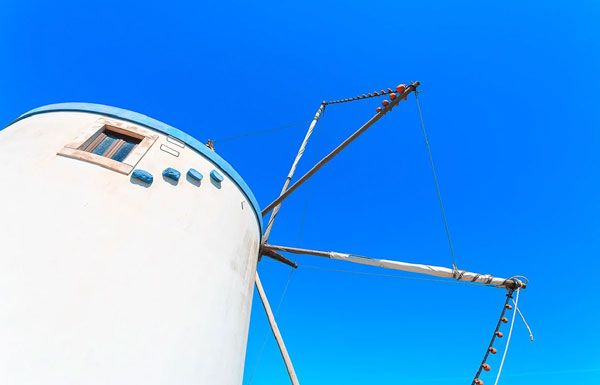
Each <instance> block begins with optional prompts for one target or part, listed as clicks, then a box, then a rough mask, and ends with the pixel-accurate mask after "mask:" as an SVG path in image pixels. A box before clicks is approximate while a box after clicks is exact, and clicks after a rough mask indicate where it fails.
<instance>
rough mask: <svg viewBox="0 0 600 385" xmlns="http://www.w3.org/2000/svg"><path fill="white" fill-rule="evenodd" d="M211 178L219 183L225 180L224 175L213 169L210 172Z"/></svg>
mask: <svg viewBox="0 0 600 385" xmlns="http://www.w3.org/2000/svg"><path fill="white" fill-rule="evenodd" d="M210 178H211V179H212V180H214V181H215V182H217V183H221V182H223V175H221V174H219V172H218V171H217V170H212V171H211V172H210Z"/></svg>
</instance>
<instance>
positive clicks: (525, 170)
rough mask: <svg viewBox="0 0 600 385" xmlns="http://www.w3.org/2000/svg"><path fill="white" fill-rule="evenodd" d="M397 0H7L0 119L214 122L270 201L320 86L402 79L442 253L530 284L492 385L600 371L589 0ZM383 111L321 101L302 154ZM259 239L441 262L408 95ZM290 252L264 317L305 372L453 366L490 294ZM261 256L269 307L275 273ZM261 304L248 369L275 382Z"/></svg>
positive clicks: (361, 373)
mask: <svg viewBox="0 0 600 385" xmlns="http://www.w3.org/2000/svg"><path fill="white" fill-rule="evenodd" d="M403 3H406V2H399V1H389V2H386V1H378V2H362V3H361V2H349V1H339V2H322V1H317V2H311V1H301V2H287V1H276V2H252V3H250V2H248V3H239V4H236V3H234V2H212V3H206V4H197V3H196V2H187V3H186V2H179V1H168V2H148V1H146V2H138V3H137V4H128V3H127V2H124V1H102V2H79V1H78V2H75V1H73V2H66V1H52V2H50V1H48V2H36V1H31V2H26V1H15V0H5V1H4V2H3V5H2V12H1V14H0V52H1V53H2V60H1V61H0V88H1V89H2V92H1V93H0V105H1V106H2V108H0V122H2V123H3V124H6V123H8V122H9V121H10V120H11V119H13V118H15V117H16V116H17V115H19V114H20V113H23V112H25V111H27V110H29V109H31V108H34V107H38V106H40V105H44V104H48V103H54V102H65V101H88V102H96V103H104V104H109V105H114V106H119V107H123V108H128V109H132V110H135V111H138V112H141V113H145V114H147V115H150V116H152V117H155V118H158V119H159V120H162V121H165V122H167V123H169V124H171V125H174V126H176V127H178V128H180V129H182V130H185V131H187V132H189V133H190V134H193V135H194V136H196V137H197V138H199V139H201V140H206V139H207V138H213V139H215V140H216V145H217V150H218V152H219V153H220V154H221V155H223V157H225V158H226V159H227V160H228V161H229V162H230V163H231V164H232V165H233V166H234V167H235V168H236V169H237V170H238V171H239V172H240V174H242V176H243V177H244V178H245V179H246V181H247V182H248V184H249V185H250V186H251V187H252V188H253V190H254V192H255V194H256V196H257V198H258V200H259V202H260V203H261V205H266V204H267V203H268V202H269V201H270V200H271V199H272V198H274V197H275V195H276V194H277V193H278V191H279V189H280V187H281V184H282V182H283V178H284V176H285V174H286V172H287V169H288V167H289V164H290V163H291V161H292V159H293V156H294V153H295V151H296V148H297V146H298V143H299V141H300V140H301V139H302V137H303V135H304V131H305V127H306V124H307V122H308V120H309V119H310V117H311V116H312V115H313V114H314V111H315V110H316V108H317V106H318V104H319V103H320V101H321V100H323V99H334V98H342V97H348V96H353V95H356V94H362V93H365V92H370V91H373V90H378V89H381V88H382V87H393V86H395V85H396V84H397V83H399V82H408V81H410V80H417V79H418V80H420V81H421V82H422V93H421V102H422V105H423V109H424V116H425V120H426V124H427V127H428V130H429V133H430V137H431V144H432V147H433V152H434V156H435V159H436V162H437V165H438V172H439V177H440V183H441V186H442V190H443V195H444V198H445V203H446V207H447V213H448V218H449V221H450V228H451V231H452V235H453V237H454V241H455V246H456V250H457V254H458V260H457V262H458V264H459V266H460V267H461V268H468V269H473V270H476V271H481V272H490V273H495V274H498V275H504V276H508V275H512V274H523V275H526V276H528V277H529V279H530V281H531V285H530V287H529V288H528V289H527V290H526V291H525V292H523V293H522V296H521V304H522V309H523V311H524V313H525V315H526V317H527V318H528V320H529V321H530V323H531V325H532V326H533V328H534V332H535V335H536V341H535V343H533V344H532V343H530V342H529V340H528V336H527V333H526V331H525V329H524V327H523V326H522V324H521V323H517V324H516V327H515V333H514V336H513V342H512V343H511V351H510V353H509V356H508V360H507V363H506V365H505V372H504V373H505V376H504V380H503V381H502V383H503V384H519V385H520V384H545V385H552V384H565V383H576V382H584V381H585V383H588V384H590V383H595V382H597V380H595V379H597V378H598V376H600V353H599V352H598V346H599V345H600V328H599V327H598V321H599V319H600V316H599V314H600V312H599V310H598V306H599V305H600V301H599V300H598V293H599V291H600V283H599V282H600V280H599V279H598V278H596V277H595V276H594V274H595V273H596V274H597V271H598V269H600V262H599V258H598V257H599V254H600V237H599V236H600V233H599V229H600V227H599V225H600V219H599V217H600V200H599V199H598V196H599V187H600V181H599V179H598V177H599V170H598V164H599V160H600V156H599V153H600V152H599V151H598V147H599V145H600V138H599V133H598V132H599V131H598V127H599V123H600V112H599V111H600V108H599V107H598V96H597V95H598V89H599V88H600V77H599V76H598V68H600V54H599V53H600V47H599V42H600V39H599V37H600V36H599V33H600V24H599V23H598V20H600V12H599V11H600V7H599V6H598V4H596V3H595V2H592V1H585V2H572V1H570V2H567V1H565V2H562V3H561V2H553V1H550V2H548V1H543V2H542V1H539V2H522V1H515V2H493V3H490V2H484V3H487V4H484V3H482V2H477V1H473V2H466V1H456V2H434V1H425V2H423V1H420V2H412V3H413V4H410V5H407V4H403ZM377 105H378V102H377V101H374V100H371V101H366V102H361V103H356V104H354V105H344V106H332V107H331V108H328V110H327V111H326V114H325V116H324V118H323V120H322V121H321V122H320V123H319V125H318V131H317V133H316V134H315V136H314V140H313V141H312V143H311V146H310V148H309V149H308V151H307V153H306V156H305V158H304V161H303V162H302V164H301V166H300V170H299V171H300V172H301V171H305V170H307V168H308V167H309V166H310V165H312V164H313V163H314V162H315V161H317V160H318V159H319V157H320V156H322V155H324V154H325V153H326V152H327V151H328V150H329V149H331V148H333V146H335V145H336V144H337V143H338V142H339V141H340V140H341V139H342V138H343V137H345V136H346V135H348V134H349V133H350V132H351V131H353V130H354V129H356V128H357V127H358V126H359V125H360V124H361V123H362V122H363V121H364V120H365V119H367V118H368V117H370V116H371V114H372V113H373V112H374V109H375V107H376V106H377ZM271 240H272V242H273V243H281V244H288V245H297V246H305V247H312V248H319V249H325V250H337V251H347V252H352V253H357V254H363V255H370V256H381V257H387V258H397V259H401V260H405V261H415V262H430V263H435V264H442V265H450V263H451V260H450V257H449V253H448V249H447V245H446V241H445V237H444V233H443V228H442V223H441V220H440V213H439V208H438V206H437V202H436V200H435V192H434V187H433V182H432V179H431V174H430V170H429V168H428V164H427V157H426V152H425V148H424V145H423V139H422V136H421V134H420V132H419V127H418V120H417V114H416V110H415V103H414V99H413V98H410V99H409V100H408V102H407V103H404V104H403V105H401V106H400V107H399V108H398V109H396V110H394V112H393V113H392V114H391V115H389V116H386V117H385V118H384V119H383V120H382V121H381V123H380V124H378V125H377V126H375V127H374V128H372V130H371V131H369V132H368V133H367V134H366V135H365V136H364V137H362V138H361V139H360V140H359V141H358V142H356V143H355V144H353V145H352V146H351V147H350V148H349V149H348V150H347V151H346V152H345V153H343V154H342V155H340V156H339V157H338V158H336V160H335V161H334V162H332V163H330V164H329V165H328V166H327V167H326V168H325V169H323V170H322V172H320V173H319V174H318V176H316V177H315V178H314V179H312V180H311V182H310V183H309V184H307V185H305V186H304V187H303V188H302V189H301V190H299V191H298V193H297V194H295V195H294V197H293V198H291V199H290V200H289V201H288V202H286V204H285V205H284V206H283V209H282V211H281V214H280V216H279V220H278V223H277V225H276V228H275V230H274V231H273V234H272V237H271ZM297 261H298V263H299V264H300V268H299V269H298V270H297V271H296V272H295V273H294V275H293V279H292V281H291V284H290V285H289V288H288V290H287V295H286V297H285V301H284V302H283V304H282V306H281V308H280V311H279V317H278V319H279V323H280V326H281V329H282V331H283V334H284V337H285V338H286V342H287V344H288V347H289V349H290V353H291V355H292V357H293V359H294V362H295V364H296V367H297V371H298V374H299V376H300V378H301V380H302V383H303V384H306V385H317V384H331V383H340V384H345V385H353V384H356V385H364V384H380V385H386V384H390V385H391V384H468V383H469V381H470V379H471V378H472V375H473V373H474V372H475V370H476V369H477V366H478V364H479V361H480V359H481V356H482V354H483V352H484V350H485V348H486V344H487V342H488V339H489V337H490V333H491V332H492V330H493V327H494V324H495V322H496V319H497V314H498V312H499V310H500V308H501V306H502V300H503V295H504V294H503V292H502V291H501V290H495V289H489V288H482V287H472V286H470V285H457V284H450V283H449V284H441V283H435V282H427V281H417V280H410V279H403V278H411V277H413V276H410V275H401V274H396V276H400V277H401V278H391V277H384V276H376V275H362V274H354V273H347V272H341V271H339V270H350V271H352V272H367V273H369V274H374V273H385V274H387V272H385V271H379V270H375V269H368V268H365V267H357V266H350V265H347V264H344V263H342V262H339V263H336V262H332V261H327V260H315V259H312V258H309V257H302V258H298V259H297ZM259 268H260V271H261V273H262V275H263V281H264V284H265V287H266V289H267V291H268V293H269V294H270V297H271V299H272V302H273V303H274V304H275V305H276V304H277V303H278V302H279V298H280V296H281V293H282V292H283V289H284V287H285V285H286V282H287V280H288V276H289V273H288V271H289V270H288V269H287V268H286V267H285V266H282V265H279V264H277V263H275V262H271V261H265V262H262V263H261V264H260V266H259ZM256 299H257V298H256V297H255V303H254V310H255V311H254V314H253V316H252V322H251V327H250V339H249V346H248V355H247V360H246V361H247V363H246V375H245V379H244V384H245V385H248V384H250V383H252V384H256V385H259V384H285V383H286V382H287V379H286V374H285V370H284V367H283V364H282V361H281V359H280V358H279V355H278V351H277V349H276V346H275V344H274V342H273V340H272V338H271V337H270V335H268V334H266V333H267V327H266V320H265V317H264V313H263V311H262V309H261V307H260V304H259V303H257V301H256ZM265 335H267V336H268V337H267V339H266V344H265V348H264V350H263V351H262V354H260V351H261V346H262V344H263V341H264V340H265V339H264V338H265ZM498 356H499V355H498ZM498 361H499V357H495V358H494V359H493V360H492V361H491V365H492V367H493V368H494V369H495V368H497V366H498ZM251 378H252V380H251ZM484 379H485V381H486V383H487V384H490V383H493V380H492V376H491V375H486V376H485V377H484Z"/></svg>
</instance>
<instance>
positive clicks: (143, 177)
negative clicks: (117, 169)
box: [131, 169, 154, 184]
mask: <svg viewBox="0 0 600 385" xmlns="http://www.w3.org/2000/svg"><path fill="white" fill-rule="evenodd" d="M131 179H136V180H139V181H140V182H142V183H145V184H152V181H154V177H153V176H152V174H150V173H149V172H148V171H144V170H140V169H137V170H134V171H133V173H132V174H131Z"/></svg>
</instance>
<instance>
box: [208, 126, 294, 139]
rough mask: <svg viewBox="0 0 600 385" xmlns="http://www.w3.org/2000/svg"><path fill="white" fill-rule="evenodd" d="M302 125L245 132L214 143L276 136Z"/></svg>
mask: <svg viewBox="0 0 600 385" xmlns="http://www.w3.org/2000/svg"><path fill="white" fill-rule="evenodd" d="M302 124H304V122H294V123H289V124H285V125H281V126H277V127H272V128H262V129H257V130H248V131H243V132H240V133H238V134H234V135H230V136H226V137H224V138H217V139H214V142H215V144H216V143H218V144H223V143H229V142H234V141H236V140H240V139H244V138H247V137H253V136H265V135H271V134H274V133H277V132H280V131H283V130H287V129H290V128H295V127H299V126H300V125H302Z"/></svg>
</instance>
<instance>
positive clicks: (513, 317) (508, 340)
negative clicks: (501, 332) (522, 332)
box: [494, 288, 520, 385]
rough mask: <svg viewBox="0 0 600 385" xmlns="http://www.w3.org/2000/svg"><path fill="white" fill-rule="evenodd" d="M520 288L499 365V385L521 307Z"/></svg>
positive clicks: (496, 384) (496, 382) (497, 376)
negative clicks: (519, 305) (519, 306)
mask: <svg viewBox="0 0 600 385" xmlns="http://www.w3.org/2000/svg"><path fill="white" fill-rule="evenodd" d="M519 290H520V289H519V288H517V295H516V296H515V300H514V303H515V311H514V312H513V316H512V320H511V321H510V329H508V337H506V347H505V348H504V353H503V354H502V361H500V367H498V374H497V375H496V381H495V382H494V385H498V381H500V375H501V374H502V367H503V366H504V360H505V359H506V353H508V345H509V344H510V337H512V332H513V327H514V326H515V318H517V310H518V309H519V308H518V307H517V305H518V304H519Z"/></svg>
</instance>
